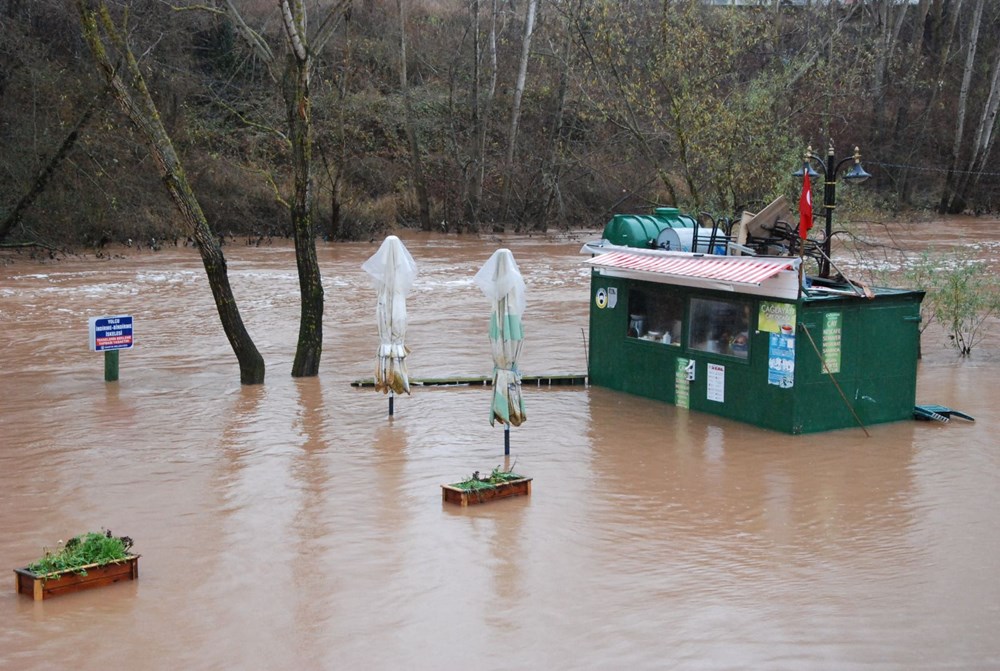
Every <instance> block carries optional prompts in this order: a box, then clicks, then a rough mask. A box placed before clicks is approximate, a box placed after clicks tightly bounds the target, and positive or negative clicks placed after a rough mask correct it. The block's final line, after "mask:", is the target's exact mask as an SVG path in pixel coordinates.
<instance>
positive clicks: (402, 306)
mask: <svg viewBox="0 0 1000 671" xmlns="http://www.w3.org/2000/svg"><path fill="white" fill-rule="evenodd" d="M361 268H362V269H363V270H364V271H365V272H366V273H368V274H369V275H371V277H372V280H373V283H374V285H375V289H376V290H377V291H378V302H377V303H376V307H375V320H376V322H377V323H378V337H379V348H378V354H377V355H376V357H375V361H376V364H375V389H377V390H378V391H381V392H382V393H384V394H389V415H390V416H391V415H392V412H393V407H392V399H393V394H402V393H404V392H405V393H407V394H409V393H410V379H409V376H408V374H407V372H406V355H407V353H408V352H409V349H408V348H407V347H406V345H405V344H404V342H403V341H404V339H405V337H406V296H407V294H409V292H410V289H411V288H412V287H413V282H414V280H415V279H416V277H417V264H416V262H415V261H414V260H413V257H412V256H410V252H409V251H407V249H406V247H405V246H404V245H403V243H402V241H401V240H400V239H399V238H397V237H396V236H395V235H390V236H388V237H387V238H386V239H385V240H384V241H383V242H382V246H381V247H379V250H378V251H377V252H375V254H374V255H373V256H372V257H371V258H369V259H368V260H367V261H365V262H364V263H363V264H362V265H361Z"/></svg>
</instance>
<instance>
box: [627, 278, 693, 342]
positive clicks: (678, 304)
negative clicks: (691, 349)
mask: <svg viewBox="0 0 1000 671" xmlns="http://www.w3.org/2000/svg"><path fill="white" fill-rule="evenodd" d="M683 319H684V300H683V299H682V298H681V297H680V296H677V295H676V294H673V293H670V292H669V291H668V290H666V289H660V290H657V289H647V288H639V289H637V288H633V289H630V290H629V292H628V337H630V338H638V339H639V340H648V341H651V342H659V343H663V344H666V345H680V344H681V323H682V320H683Z"/></svg>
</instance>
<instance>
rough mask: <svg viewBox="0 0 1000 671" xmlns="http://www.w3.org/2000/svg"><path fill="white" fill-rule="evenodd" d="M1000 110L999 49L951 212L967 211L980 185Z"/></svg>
mask: <svg viewBox="0 0 1000 671" xmlns="http://www.w3.org/2000/svg"><path fill="white" fill-rule="evenodd" d="M998 109H1000V49H997V56H996V60H995V61H994V63H993V70H992V74H991V76H990V92H989V94H988V95H987V96H986V101H985V102H984V103H983V113H982V114H981V115H980V117H979V125H978V126H977V127H976V135H975V138H974V139H973V141H972V150H971V151H972V155H971V156H970V157H969V160H968V169H967V170H965V171H964V172H963V173H962V174H961V175H960V176H959V179H958V184H957V186H956V187H955V195H954V196H953V197H952V201H951V206H950V207H949V210H950V211H951V212H960V211H962V210H963V209H965V205H966V203H967V202H968V201H969V195H970V193H969V192H970V191H971V190H972V187H973V186H974V185H975V184H977V183H978V181H979V174H980V173H981V172H982V170H983V168H984V167H985V165H986V160H987V159H988V158H989V154H990V150H991V149H992V148H993V137H994V134H993V129H994V128H995V127H996V120H997V110H998Z"/></svg>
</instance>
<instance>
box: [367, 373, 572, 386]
mask: <svg viewBox="0 0 1000 671" xmlns="http://www.w3.org/2000/svg"><path fill="white" fill-rule="evenodd" d="M586 385H587V375H586V374H585V373H564V374H560V373H556V374H550V375H523V376H521V386H522V387H546V386H548V387H557V386H558V387H562V386H586ZM351 386H352V387H374V386H375V379H374V378H370V377H369V378H363V379H360V380H354V381H353V382H351ZM410 386H411V387H474V386H482V387H492V386H493V378H492V376H491V377H480V376H454V377H437V378H411V379H410Z"/></svg>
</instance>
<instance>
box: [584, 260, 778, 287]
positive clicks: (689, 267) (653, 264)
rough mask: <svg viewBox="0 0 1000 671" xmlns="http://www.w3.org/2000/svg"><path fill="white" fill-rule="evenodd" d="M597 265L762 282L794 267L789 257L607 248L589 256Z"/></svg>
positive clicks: (674, 274)
mask: <svg viewBox="0 0 1000 671" xmlns="http://www.w3.org/2000/svg"><path fill="white" fill-rule="evenodd" d="M589 263H591V264H592V265H595V266H602V267H606V268H620V269H623V270H639V271H645V272H650V273H660V274H662V275H673V276H675V277H697V278H701V279H706V280H716V281H721V282H734V283H737V284H748V285H756V286H760V284H761V283H762V282H763V281H764V280H767V279H770V278H772V277H774V276H775V275H777V274H778V273H780V272H781V271H783V270H791V269H792V268H794V266H793V265H792V262H791V261H790V260H787V259H762V258H756V257H743V256H722V257H718V258H706V257H704V256H693V255H692V256H661V255H653V254H635V253H632V252H608V253H606V254H600V255H599V256H595V257H594V258H592V259H590V260H589Z"/></svg>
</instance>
